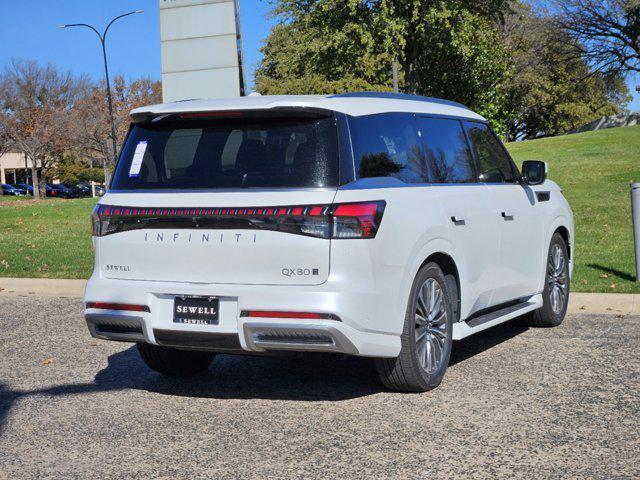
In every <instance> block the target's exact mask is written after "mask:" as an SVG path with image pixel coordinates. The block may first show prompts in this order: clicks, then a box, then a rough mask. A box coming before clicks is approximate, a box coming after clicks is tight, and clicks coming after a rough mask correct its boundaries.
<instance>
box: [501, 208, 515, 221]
mask: <svg viewBox="0 0 640 480" xmlns="http://www.w3.org/2000/svg"><path fill="white" fill-rule="evenodd" d="M513 217H514V215H513V212H512V211H510V210H505V211H504V212H502V218H504V219H505V220H508V219H513Z"/></svg>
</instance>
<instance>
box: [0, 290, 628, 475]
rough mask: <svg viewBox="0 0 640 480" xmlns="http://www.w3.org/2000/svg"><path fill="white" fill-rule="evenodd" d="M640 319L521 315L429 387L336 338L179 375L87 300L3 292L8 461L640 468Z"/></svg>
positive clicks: (150, 468)
mask: <svg viewBox="0 0 640 480" xmlns="http://www.w3.org/2000/svg"><path fill="white" fill-rule="evenodd" d="M639 327H640V318H638V317H620V318H618V317H615V316H588V315H582V316H571V317H569V318H568V319H567V320H566V321H565V323H564V324H563V325H562V326H561V327H559V328H556V329H551V330H549V329H526V328H523V327H521V326H519V325H518V324H517V323H510V324H508V325H506V326H501V327H497V328H495V329H492V330H490V331H488V332H485V333H484V334H481V335H480V336H476V337H474V338H470V339H467V340H465V341H463V342H460V343H458V344H456V345H455V346H454V356H453V359H452V365H451V366H450V368H449V371H448V373H447V375H446V377H445V380H444V382H443V384H442V385H441V386H440V388H438V389H437V390H435V391H433V392H430V393H427V394H420V395H416V394H398V393H389V392H385V391H383V390H381V389H380V387H379V385H378V384H377V382H376V380H375V376H374V372H373V370H372V368H371V366H370V363H369V362H368V361H367V360H366V359H356V358H346V359H343V358H338V357H332V356H322V355H311V356H305V357H293V358H291V357H287V358H260V357H234V356H222V355H221V356H219V357H218V358H216V360H215V361H214V363H213V365H212V367H211V369H210V370H209V372H208V373H207V374H205V375H202V376H199V377H196V378H191V379H188V380H171V379H165V378H162V377H160V376H159V375H157V374H156V373H154V372H152V371H151V370H149V369H147V368H146V367H145V366H144V365H143V363H142V362H141V361H140V360H139V358H138V355H137V352H136V350H135V348H132V347H131V346H130V345H129V344H118V343H108V342H104V341H98V340H94V339H92V338H90V337H89V334H88V333H87V331H86V328H85V326H84V320H83V318H82V305H81V302H80V300H79V299H71V298H67V299H65V298H62V299H57V298H55V299H54V298H46V297H36V296H11V295H7V294H0V478H2V477H3V476H6V477H7V478H11V479H13V478H46V477H51V478H100V479H107V478H125V477H128V478H134V477H137V478H149V477H153V478H243V479H244V478H256V479H264V478H301V479H302V478H336V479H347V478H358V479H360V478H420V479H426V478H447V477H456V478H461V477H471V476H473V477H474V478H498V477H502V478H514V477H520V478H544V477H553V478H558V477H567V478H596V477H599V478H638V477H639V476H640V438H639V436H640V433H639V432H640V388H639V387H640V342H639V341H640V335H639V333H638V332H639V330H640V329H639Z"/></svg>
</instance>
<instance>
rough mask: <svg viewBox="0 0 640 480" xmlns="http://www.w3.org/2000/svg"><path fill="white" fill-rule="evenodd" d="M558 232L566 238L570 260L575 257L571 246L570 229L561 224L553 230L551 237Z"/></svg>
mask: <svg viewBox="0 0 640 480" xmlns="http://www.w3.org/2000/svg"><path fill="white" fill-rule="evenodd" d="M556 233H559V234H560V236H561V237H562V239H563V240H564V243H565V245H566V246H567V254H568V255H569V260H571V259H572V257H573V252H572V248H571V237H570V234H569V229H568V228H567V227H566V226H564V225H560V226H559V227H557V228H556V229H555V230H554V231H553V234H552V235H551V237H553V235H555V234H556Z"/></svg>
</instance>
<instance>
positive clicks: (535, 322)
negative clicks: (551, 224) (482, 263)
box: [525, 232, 569, 327]
mask: <svg viewBox="0 0 640 480" xmlns="http://www.w3.org/2000/svg"><path fill="white" fill-rule="evenodd" d="M568 305H569V254H568V251H567V244H566V242H565V241H564V238H562V235H560V234H559V233H558V232H556V233H554V234H553V237H552V238H551V244H550V245H549V253H548V255H547V262H546V275H545V282H544V290H543V291H542V307H540V308H539V309H538V310H535V311H533V312H531V313H529V314H528V315H526V316H525V320H526V321H527V323H528V325H529V326H531V327H557V326H558V325H560V324H561V323H562V320H564V316H565V314H566V313H567V306H568Z"/></svg>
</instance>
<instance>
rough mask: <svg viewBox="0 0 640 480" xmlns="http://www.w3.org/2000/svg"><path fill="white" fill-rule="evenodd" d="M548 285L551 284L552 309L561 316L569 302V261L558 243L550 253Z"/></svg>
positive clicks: (550, 298) (550, 299)
mask: <svg viewBox="0 0 640 480" xmlns="http://www.w3.org/2000/svg"><path fill="white" fill-rule="evenodd" d="M547 283H548V284H549V301H550V302H551V309H552V310H553V313H555V314H556V315H561V314H562V311H563V310H564V307H565V303H566V301H567V287H568V282H567V259H566V257H565V254H564V251H563V250H562V248H561V247H560V245H558V244H557V243H555V244H554V245H553V246H552V247H551V252H549V261H548V262H547Z"/></svg>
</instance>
